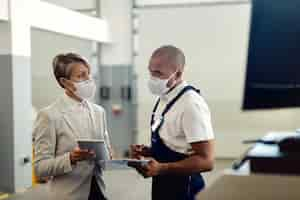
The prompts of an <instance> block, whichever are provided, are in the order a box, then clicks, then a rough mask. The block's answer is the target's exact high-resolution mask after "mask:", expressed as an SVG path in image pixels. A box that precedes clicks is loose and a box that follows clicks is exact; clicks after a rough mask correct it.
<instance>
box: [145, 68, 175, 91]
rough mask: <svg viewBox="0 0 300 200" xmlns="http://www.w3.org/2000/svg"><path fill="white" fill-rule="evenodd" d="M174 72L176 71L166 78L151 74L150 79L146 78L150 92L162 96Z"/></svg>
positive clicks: (167, 88)
mask: <svg viewBox="0 0 300 200" xmlns="http://www.w3.org/2000/svg"><path fill="white" fill-rule="evenodd" d="M174 74H176V72H174V73H173V74H172V75H171V76H170V77H169V78H167V79H160V78H157V77H154V76H151V77H150V79H149V80H148V88H149V90H150V92H151V93H152V94H154V95H157V96H162V95H163V94H165V93H167V92H168V90H169V89H170V88H169V87H168V86H167V84H168V82H169V80H170V79H171V78H172V76H173V75H174Z"/></svg>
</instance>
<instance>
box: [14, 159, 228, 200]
mask: <svg viewBox="0 0 300 200" xmlns="http://www.w3.org/2000/svg"><path fill="white" fill-rule="evenodd" d="M231 163H232V160H217V162H216V165H215V169H214V170H213V171H212V172H209V173H204V174H203V175H204V177H205V179H206V183H207V185H209V184H211V183H212V182H213V181H215V180H216V178H217V177H218V174H219V173H220V172H221V171H222V170H223V169H225V168H228V167H230V166H231ZM104 179H105V182H106V185H107V194H108V196H109V199H110V200H123V199H124V200H150V190H151V179H144V178H143V177H141V176H140V175H138V174H137V173H136V172H135V171H134V170H124V169H123V170H108V171H105V173H104ZM44 187H45V186H43V185H42V186H39V187H36V188H35V189H33V190H32V191H31V192H27V193H25V194H18V195H16V196H14V197H12V198H9V199H11V200H35V199H41V198H40V197H43V200H46V198H44V195H43V194H44V190H45V188H44Z"/></svg>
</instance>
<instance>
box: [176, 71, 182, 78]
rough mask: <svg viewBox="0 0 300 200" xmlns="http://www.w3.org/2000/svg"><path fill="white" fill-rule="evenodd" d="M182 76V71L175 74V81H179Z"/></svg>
mask: <svg viewBox="0 0 300 200" xmlns="http://www.w3.org/2000/svg"><path fill="white" fill-rule="evenodd" d="M181 76H182V71H178V72H176V79H180V78H181Z"/></svg>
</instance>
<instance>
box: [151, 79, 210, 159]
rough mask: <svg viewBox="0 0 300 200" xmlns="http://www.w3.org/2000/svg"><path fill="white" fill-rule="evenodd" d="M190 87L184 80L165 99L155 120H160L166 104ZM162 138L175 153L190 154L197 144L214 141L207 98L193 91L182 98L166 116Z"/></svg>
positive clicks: (162, 97) (161, 131) (160, 133)
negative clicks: (192, 144) (193, 146)
mask: <svg viewBox="0 0 300 200" xmlns="http://www.w3.org/2000/svg"><path fill="white" fill-rule="evenodd" d="M187 85H188V84H187V83H186V82H185V81H183V82H182V83H180V84H179V85H177V86H176V87H175V88H174V89H172V90H171V91H170V92H169V93H167V94H165V95H163V96H161V98H160V103H159V106H158V108H157V110H156V113H155V117H154V119H155V120H157V119H158V118H159V117H160V116H161V113H162V112H163V110H164V109H165V107H166V105H167V104H168V103H169V102H170V101H171V100H172V99H173V98H175V97H176V96H177V94H178V93H179V92H180V91H181V90H182V89H183V88H184V87H185V86H187ZM159 135H160V137H161V138H162V140H163V142H164V143H165V145H167V146H168V147H169V148H170V149H171V150H173V151H176V152H179V153H183V154H187V153H189V152H190V151H191V144H190V143H194V142H200V141H208V140H212V139H214V133H213V128H212V124H211V115H210V111H209V108H208V105H207V103H206V102H205V100H204V98H203V97H202V96H201V95H199V94H198V93H197V92H195V91H193V90H189V91H187V92H185V93H184V95H182V96H181V97H180V98H179V99H178V100H177V102H176V103H175V104H174V105H173V106H172V108H171V109H170V110H169V111H168V112H167V113H166V114H165V117H164V123H163V125H162V127H161V128H160V130H159Z"/></svg>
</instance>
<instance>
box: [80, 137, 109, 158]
mask: <svg viewBox="0 0 300 200" xmlns="http://www.w3.org/2000/svg"><path fill="white" fill-rule="evenodd" d="M77 143H78V146H79V148H80V149H88V150H93V151H94V152H95V153H96V158H95V159H96V160H109V153H108V149H107V147H106V144H105V142H104V140H98V139H78V140H77Z"/></svg>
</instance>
